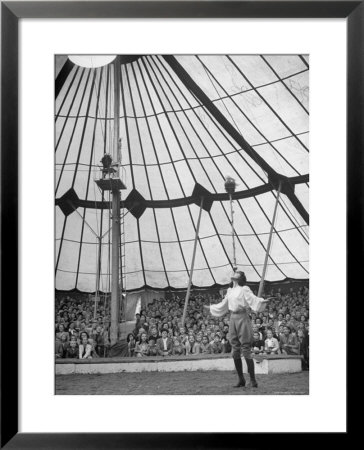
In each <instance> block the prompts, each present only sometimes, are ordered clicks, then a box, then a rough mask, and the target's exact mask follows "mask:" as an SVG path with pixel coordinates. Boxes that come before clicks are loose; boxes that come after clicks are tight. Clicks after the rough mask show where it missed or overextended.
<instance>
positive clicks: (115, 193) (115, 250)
mask: <svg viewBox="0 0 364 450" xmlns="http://www.w3.org/2000/svg"><path fill="white" fill-rule="evenodd" d="M119 118H120V57H119V56H117V57H116V58H115V60H114V149H113V150H114V154H113V160H114V161H119V135H120V123H119V120H120V119H119ZM111 232H112V247H111V311H110V316H111V323H110V342H111V345H114V344H115V343H116V342H117V340H118V332H119V295H120V289H119V274H120V272H119V251H120V249H119V247H120V244H119V242H120V191H119V190H118V189H113V190H112V226H111Z"/></svg>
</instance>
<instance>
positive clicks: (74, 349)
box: [66, 339, 79, 358]
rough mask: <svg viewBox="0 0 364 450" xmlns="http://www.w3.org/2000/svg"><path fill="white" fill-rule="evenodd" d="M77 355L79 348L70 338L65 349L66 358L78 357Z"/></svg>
mask: <svg viewBox="0 0 364 450" xmlns="http://www.w3.org/2000/svg"><path fill="white" fill-rule="evenodd" d="M78 357H79V349H78V345H77V341H76V340H75V339H72V340H71V341H70V345H69V347H68V348H67V350H66V358H78Z"/></svg>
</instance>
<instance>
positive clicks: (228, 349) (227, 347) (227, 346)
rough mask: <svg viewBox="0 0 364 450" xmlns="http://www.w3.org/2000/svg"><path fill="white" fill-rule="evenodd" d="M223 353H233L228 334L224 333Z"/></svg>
mask: <svg viewBox="0 0 364 450" xmlns="http://www.w3.org/2000/svg"><path fill="white" fill-rule="evenodd" d="M221 345H222V353H231V344H230V341H229V339H228V337H227V333H223V335H222V338H221Z"/></svg>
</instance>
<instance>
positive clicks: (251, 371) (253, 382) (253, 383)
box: [245, 358, 258, 388]
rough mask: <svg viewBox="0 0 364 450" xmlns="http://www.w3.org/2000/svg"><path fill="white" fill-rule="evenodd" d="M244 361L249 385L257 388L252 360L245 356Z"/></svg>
mask: <svg viewBox="0 0 364 450" xmlns="http://www.w3.org/2000/svg"><path fill="white" fill-rule="evenodd" d="M245 361H246V364H247V366H248V372H249V375H250V387H253V388H257V387H258V383H257V380H256V379H255V370H254V361H253V360H252V359H251V358H245Z"/></svg>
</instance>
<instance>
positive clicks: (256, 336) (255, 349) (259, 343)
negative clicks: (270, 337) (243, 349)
mask: <svg viewBox="0 0 364 450" xmlns="http://www.w3.org/2000/svg"><path fill="white" fill-rule="evenodd" d="M263 351H264V342H263V340H262V339H260V333H258V331H255V332H254V333H253V341H252V353H254V354H256V355H259V354H261V353H263Z"/></svg>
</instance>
